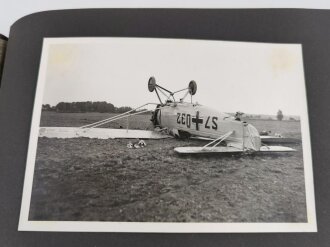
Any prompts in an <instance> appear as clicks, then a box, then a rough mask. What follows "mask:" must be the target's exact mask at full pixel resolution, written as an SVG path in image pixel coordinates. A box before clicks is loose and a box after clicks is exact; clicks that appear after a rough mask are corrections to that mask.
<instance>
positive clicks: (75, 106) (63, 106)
mask: <svg viewBox="0 0 330 247" xmlns="http://www.w3.org/2000/svg"><path fill="white" fill-rule="evenodd" d="M42 110H43V111H55V112H68V113H69V112H71V113H76V112H101V113H105V112H107V113H124V112H127V111H130V110H132V108H131V107H129V106H122V107H116V106H114V105H113V104H111V103H108V102H106V101H95V102H92V101H84V102H60V103H58V104H57V105H56V106H51V105H49V104H44V105H42Z"/></svg>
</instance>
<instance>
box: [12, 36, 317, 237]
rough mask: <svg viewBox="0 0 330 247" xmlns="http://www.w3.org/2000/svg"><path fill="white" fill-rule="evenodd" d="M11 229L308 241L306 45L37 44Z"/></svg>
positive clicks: (310, 188) (311, 227)
mask: <svg viewBox="0 0 330 247" xmlns="http://www.w3.org/2000/svg"><path fill="white" fill-rule="evenodd" d="M18 230H19V231H80V232H86V231H87V232H316V231H317V224H316V214H315V199H314V184H313V167H312V155H311V142H310V128H309V121H308V111H307V99H306V87H305V76H304V57H303V50H302V45H301V44H300V43H272V42H243V41H240V42H238V41H225V40H209V39H204V40H200V39H192V38H188V39H180V38H143V37H141V38H137V37H135V38H134V37H103V38H101V37H98V38H91V37H80V38H79V37H76V38H44V39H43V43H42V53H41V61H40V68H39V72H38V79H37V86H36V95H35V101H34V106H33V116H32V124H31V131H30V139H29V146H28V154H27V162H26V171H25V179H24V190H23V197H22V205H21V212H20V219H19V226H18Z"/></svg>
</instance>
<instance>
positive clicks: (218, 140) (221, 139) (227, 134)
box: [202, 131, 234, 150]
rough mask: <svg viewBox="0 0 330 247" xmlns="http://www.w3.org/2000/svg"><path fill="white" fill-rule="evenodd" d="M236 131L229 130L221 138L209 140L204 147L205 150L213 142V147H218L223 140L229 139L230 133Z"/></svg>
mask: <svg viewBox="0 0 330 247" xmlns="http://www.w3.org/2000/svg"><path fill="white" fill-rule="evenodd" d="M233 133H234V131H229V132H227V133H226V134H224V135H222V136H220V137H219V138H217V139H215V140H213V141H211V142H209V143H208V144H206V145H205V146H203V147H202V150H205V149H206V148H207V147H208V146H210V145H211V144H213V143H215V144H214V145H213V146H212V147H213V148H214V147H216V146H218V145H219V144H220V143H221V142H222V141H224V140H225V139H227V137H229V136H230V135H232V134H233Z"/></svg>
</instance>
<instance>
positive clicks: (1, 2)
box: [0, 0, 330, 36]
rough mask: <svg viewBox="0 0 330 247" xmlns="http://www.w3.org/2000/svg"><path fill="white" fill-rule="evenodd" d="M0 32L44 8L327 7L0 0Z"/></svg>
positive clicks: (287, 2)
mask: <svg viewBox="0 0 330 247" xmlns="http://www.w3.org/2000/svg"><path fill="white" fill-rule="evenodd" d="M0 6H1V8H0V33H2V34H4V35H6V36H8V34H9V29H10V26H11V25H12V24H13V23H14V22H15V21H17V20H18V19H20V18H21V17H23V16H26V15H29V14H32V13H35V12H40V11H46V10H57V9H77V8H314V9H329V8H330V3H329V1H328V0H276V1H275V0H235V1H232V0H158V1H154V0H84V1H81V0H57V1H53V0H29V1H23V0H10V1H8V0H0Z"/></svg>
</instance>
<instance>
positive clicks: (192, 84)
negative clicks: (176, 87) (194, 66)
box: [188, 81, 197, 95]
mask: <svg viewBox="0 0 330 247" xmlns="http://www.w3.org/2000/svg"><path fill="white" fill-rule="evenodd" d="M188 88H189V93H190V94H191V95H195V93H196V91H197V83H196V82H195V81H190V82H189V86H188Z"/></svg>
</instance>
